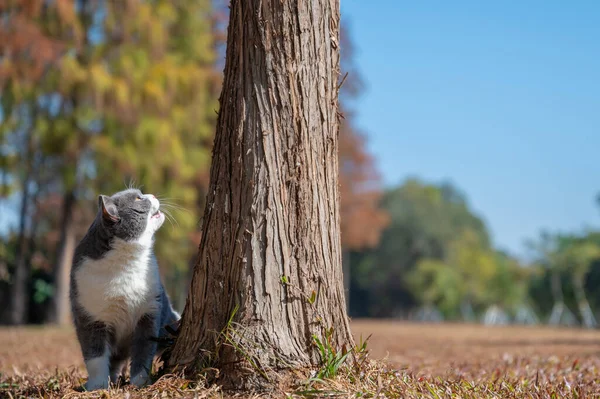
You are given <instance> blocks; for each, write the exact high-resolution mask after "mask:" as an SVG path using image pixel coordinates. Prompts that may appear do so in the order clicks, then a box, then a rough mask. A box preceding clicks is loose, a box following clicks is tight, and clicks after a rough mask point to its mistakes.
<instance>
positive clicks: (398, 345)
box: [0, 320, 600, 399]
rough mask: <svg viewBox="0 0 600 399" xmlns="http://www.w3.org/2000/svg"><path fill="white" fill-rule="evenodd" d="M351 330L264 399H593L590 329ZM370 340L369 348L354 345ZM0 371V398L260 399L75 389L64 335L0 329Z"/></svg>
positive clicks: (598, 391) (198, 392) (190, 385)
mask: <svg viewBox="0 0 600 399" xmlns="http://www.w3.org/2000/svg"><path fill="white" fill-rule="evenodd" d="M352 328H353V331H354V332H355V336H356V337H357V347H355V348H353V349H352V350H349V351H345V350H343V349H338V348H333V347H331V345H329V342H328V340H327V334H325V336H323V337H321V338H317V339H315V344H316V345H317V347H318V348H319V351H320V352H321V358H322V362H321V365H320V366H319V367H318V368H316V369H314V370H297V371H296V374H295V376H294V378H293V379H290V380H289V381H286V382H284V383H282V384H281V386H280V387H279V388H278V389H276V390H275V391H274V392H272V394H271V396H272V397H277V398H285V397H288V398H313V397H319V398H321V397H340V398H341V397H343V398H347V397H350V398H359V397H360V398H376V397H387V398H455V397H456V398H458V397H460V398H591V397H600V374H599V371H600V332H597V331H586V330H570V329H549V328H520V327H497V328H493V327H492V328H486V327H482V326H468V325H419V324H408V323H395V322H389V321H360V320H359V321H354V322H353V323H352ZM371 333H372V337H371V338H370V339H369V340H368V345H367V343H366V341H363V340H362V339H360V338H358V337H360V336H361V335H363V336H367V335H368V334H371ZM374 359H375V360H374ZM381 359H383V360H381ZM0 373H1V374H0V398H5V397H7V398H18V397H27V398H29V397H34V398H40V397H42V398H62V397H65V398H79V397H93V398H128V399H136V398H221V397H259V395H252V394H248V393H242V392H223V391H222V390H221V389H220V388H219V387H218V386H215V385H209V384H207V383H206V382H205V380H203V379H202V378H199V379H198V380H197V381H190V380H187V379H184V378H182V377H181V376H177V375H164V376H162V377H160V379H159V380H158V381H157V382H156V383H155V384H154V385H153V386H151V387H148V388H144V389H136V388H134V387H130V386H128V385H125V386H122V387H118V388H112V389H110V390H108V391H97V392H93V393H83V392H78V391H77V388H78V387H79V386H80V385H81V384H82V383H83V382H84V381H85V378H86V373H85V370H84V368H83V364H82V361H81V355H80V354H79V348H78V347H77V342H76V340H75V336H74V333H73V331H72V330H71V329H55V328H47V329H41V328H23V329H16V328H4V329H0Z"/></svg>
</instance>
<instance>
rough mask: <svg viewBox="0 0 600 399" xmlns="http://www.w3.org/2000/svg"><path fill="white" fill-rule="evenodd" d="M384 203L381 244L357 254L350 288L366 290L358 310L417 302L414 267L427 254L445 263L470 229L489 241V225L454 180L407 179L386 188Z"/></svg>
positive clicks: (386, 310) (389, 309)
mask: <svg viewBox="0 0 600 399" xmlns="http://www.w3.org/2000/svg"><path fill="white" fill-rule="evenodd" d="M382 205H383V209H384V210H385V211H386V212H387V214H388V215H389V218H390V223H389V225H388V226H387V228H386V229H385V230H384V232H383V234H382V236H381V241H380V243H379V245H378V246H377V247H376V248H375V249H373V250H366V251H362V252H361V253H356V254H354V255H355V259H354V261H353V265H354V267H353V288H352V289H353V290H357V291H358V292H362V295H360V297H361V299H360V301H358V300H357V301H356V302H353V303H352V306H351V307H352V309H353V311H355V312H356V313H358V314H361V315H369V316H379V317H389V316H392V315H397V314H398V313H399V312H405V311H407V310H408V309H410V308H412V307H413V306H414V305H416V304H417V302H418V301H419V299H418V298H416V297H415V295H414V290H413V289H412V287H411V286H410V285H411V281H408V276H409V275H410V273H411V271H412V270H413V269H414V268H415V267H416V265H417V264H418V263H419V261H421V260H423V259H430V260H438V261H441V262H443V263H445V262H446V261H447V260H448V257H449V255H450V251H451V244H452V243H453V242H454V241H455V239H456V238H457V237H461V235H462V234H463V233H465V232H466V231H469V232H471V234H472V235H473V236H474V237H475V238H473V240H476V241H477V242H478V244H479V245H480V246H481V247H484V248H485V247H488V246H489V237H488V233H487V230H486V227H485V224H484V223H483V222H482V220H481V219H480V218H479V217H478V216H477V215H475V214H474V213H473V212H472V211H471V209H469V205H468V203H467V201H466V199H465V197H464V195H462V193H460V192H459V190H458V189H456V188H454V187H453V186H451V185H450V184H439V185H434V184H427V183H424V182H421V181H419V180H417V179H408V180H407V181H406V182H404V183H403V184H402V185H401V186H399V187H396V188H393V189H391V190H389V191H388V192H386V193H385V195H384V198H383V200H382ZM452 277H453V276H446V277H444V278H452ZM353 297H355V296H353Z"/></svg>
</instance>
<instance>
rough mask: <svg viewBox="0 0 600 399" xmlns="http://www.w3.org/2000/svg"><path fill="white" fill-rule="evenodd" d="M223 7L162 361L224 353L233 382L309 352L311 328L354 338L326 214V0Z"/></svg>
mask: <svg viewBox="0 0 600 399" xmlns="http://www.w3.org/2000/svg"><path fill="white" fill-rule="evenodd" d="M230 9H231V11H230V22H229V28H228V38H227V55H226V65H225V78H224V84H223V91H222V93H221V97H220V112H219V118H218V123H217V131H216V136H215V143H214V149H213V160H212V167H211V176H210V181H211V183H210V189H209V194H208V198H207V203H206V207H205V212H204V221H203V234H202V240H201V243H200V249H199V256H198V260H197V263H196V266H195V269H194V274H193V277H192V282H191V289H190V294H189V296H188V299H187V301H186V306H185V310H184V313H183V320H182V324H181V328H180V330H179V335H178V338H177V340H176V342H175V345H174V347H173V349H172V353H171V356H170V360H169V364H170V365H179V366H186V367H191V366H192V365H194V364H195V365H198V364H204V365H207V364H210V365H211V366H215V367H226V366H228V367H229V368H230V371H229V372H227V373H223V374H227V377H228V378H231V379H232V381H233V380H235V379H237V378H239V377H241V378H242V379H243V380H244V381H250V380H249V379H246V378H244V377H248V376H249V375H250V374H254V375H258V374H260V375H262V376H263V377H267V376H268V375H269V371H275V370H278V369H282V368H290V367H302V366H311V365H316V364H318V362H319V360H320V359H319V355H318V352H317V351H316V348H315V346H314V341H313V339H314V338H313V334H314V335H316V336H318V337H319V338H321V339H322V338H323V335H324V334H325V330H326V329H332V336H331V344H332V346H333V347H334V348H336V349H341V348H342V347H343V346H348V345H351V344H352V343H353V339H352V335H351V333H350V328H349V323H348V318H347V316H346V310H345V300H344V291H343V278H342V251H341V243H340V220H339V212H340V209H339V207H340V201H339V191H338V130H339V120H338V113H337V111H338V75H339V51H338V40H339V2H338V1H336V0H314V1H311V2H305V1H299V0H296V1H285V2H280V1H275V0H262V1H261V0H233V1H232V2H231V7H230ZM245 368H247V370H250V371H252V373H248V374H246V373H244V369H245ZM256 371H259V373H257V372H256ZM250 383H253V382H252V381H250Z"/></svg>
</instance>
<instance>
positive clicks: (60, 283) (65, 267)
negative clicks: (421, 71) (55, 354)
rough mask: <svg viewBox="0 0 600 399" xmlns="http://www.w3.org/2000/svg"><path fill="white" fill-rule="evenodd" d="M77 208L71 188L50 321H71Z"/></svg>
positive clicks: (55, 274) (64, 219)
mask: <svg viewBox="0 0 600 399" xmlns="http://www.w3.org/2000/svg"><path fill="white" fill-rule="evenodd" d="M74 209H75V192H74V190H69V191H67V192H66V193H65V198H64V201H63V208H62V218H61V225H60V241H59V244H58V256H57V261H56V265H55V266H54V272H53V280H54V296H53V297H52V307H51V316H50V318H49V319H50V322H52V323H56V324H67V323H69V322H70V310H69V309H70V308H69V276H70V272H71V263H72V262H73V253H74V252H75V244H76V243H75V226H74V224H73V211H74Z"/></svg>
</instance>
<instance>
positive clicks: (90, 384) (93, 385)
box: [83, 378, 108, 391]
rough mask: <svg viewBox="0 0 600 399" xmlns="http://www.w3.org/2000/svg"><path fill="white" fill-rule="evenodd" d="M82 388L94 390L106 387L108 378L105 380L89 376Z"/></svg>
mask: <svg viewBox="0 0 600 399" xmlns="http://www.w3.org/2000/svg"><path fill="white" fill-rule="evenodd" d="M83 389H85V390H86V391H95V390H97V389H108V378H107V379H106V380H104V381H103V380H99V379H93V378H90V379H88V381H87V382H86V383H85V384H83Z"/></svg>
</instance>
